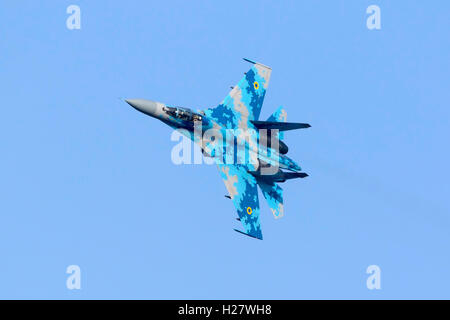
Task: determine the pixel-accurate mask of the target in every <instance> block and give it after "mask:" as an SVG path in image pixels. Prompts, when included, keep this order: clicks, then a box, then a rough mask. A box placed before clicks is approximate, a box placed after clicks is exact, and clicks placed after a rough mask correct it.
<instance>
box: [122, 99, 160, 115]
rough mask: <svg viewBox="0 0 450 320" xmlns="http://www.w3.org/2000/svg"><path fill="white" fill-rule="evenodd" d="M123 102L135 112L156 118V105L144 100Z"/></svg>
mask: <svg viewBox="0 0 450 320" xmlns="http://www.w3.org/2000/svg"><path fill="white" fill-rule="evenodd" d="M125 102H126V103H128V104H129V105H130V106H132V107H133V108H135V109H136V110H138V111H140V112H142V113H145V114H147V115H149V116H152V117H156V116H157V115H158V113H159V112H158V103H156V102H154V101H150V100H145V99H125Z"/></svg>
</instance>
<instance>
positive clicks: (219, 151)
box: [125, 59, 310, 239]
mask: <svg viewBox="0 0 450 320" xmlns="http://www.w3.org/2000/svg"><path fill="white" fill-rule="evenodd" d="M244 60H245V61H247V62H250V63H251V64H252V67H251V68H250V70H248V71H247V72H246V73H245V74H244V77H243V78H242V79H241V80H240V81H239V82H238V84H237V85H236V86H234V87H233V88H232V90H231V92H230V93H229V94H228V95H227V96H226V97H225V99H223V101H222V102H221V103H220V104H219V105H218V106H217V107H215V108H209V109H206V110H203V111H202V110H197V111H193V110H191V109H188V108H181V107H171V106H168V105H165V104H163V103H160V102H154V101H150V100H144V99H127V100H125V101H126V102H127V103H128V104H130V105H131V106H132V107H134V108H135V109H137V110H139V111H141V112H143V113H145V114H147V115H149V116H151V117H154V118H157V119H159V120H161V121H162V122H164V123H166V124H167V125H169V126H170V127H172V128H174V129H178V130H180V132H181V133H182V134H183V135H185V136H186V137H188V138H189V139H191V140H192V141H194V143H196V144H198V145H199V146H200V148H201V149H202V152H203V154H204V155H205V156H207V157H211V158H212V159H214V161H215V163H216V165H217V167H218V169H219V172H220V175H221V177H222V180H223V182H224V183H225V187H226V189H227V191H228V196H227V197H228V198H230V199H231V200H232V202H233V204H234V206H235V208H236V210H237V214H238V218H237V219H238V220H239V221H241V223H242V226H243V227H244V231H240V230H237V229H235V230H236V231H238V232H241V233H243V234H245V235H248V236H250V237H253V238H257V239H262V238H263V236H262V231H261V224H260V208H259V200H258V186H259V188H260V190H261V192H262V194H263V196H264V198H265V199H266V200H267V203H268V205H269V207H270V210H271V212H272V214H273V216H274V217H275V218H276V219H278V218H281V217H282V216H283V215H284V206H283V190H282V189H281V187H280V186H279V183H281V182H285V181H286V180H288V179H294V178H304V177H306V176H308V175H307V174H306V173H304V172H300V171H301V167H300V166H299V165H298V164H297V163H296V162H295V161H294V160H292V159H290V158H289V157H287V156H286V153H287V150H288V148H287V146H286V145H285V143H284V142H283V139H284V131H287V130H294V129H300V128H308V127H310V126H309V124H305V123H288V122H286V121H287V113H286V111H285V110H284V108H283V107H279V108H278V109H277V110H276V111H275V112H274V113H273V114H272V115H271V116H270V117H269V118H268V119H267V120H266V121H260V120H258V119H259V115H260V113H261V109H262V104H263V101H264V97H265V95H266V91H267V88H268V86H269V81H270V76H271V73H272V69H271V68H270V67H267V66H265V65H263V64H260V63H257V62H254V61H251V60H248V59H244ZM269 169H270V170H269ZM282 169H284V170H282Z"/></svg>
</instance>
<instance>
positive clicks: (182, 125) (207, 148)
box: [125, 99, 301, 174]
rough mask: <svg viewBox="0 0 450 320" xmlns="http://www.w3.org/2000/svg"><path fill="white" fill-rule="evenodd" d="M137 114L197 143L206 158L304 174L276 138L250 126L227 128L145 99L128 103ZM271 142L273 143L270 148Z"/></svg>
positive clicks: (203, 116)
mask: <svg viewBox="0 0 450 320" xmlns="http://www.w3.org/2000/svg"><path fill="white" fill-rule="evenodd" d="M125 101H126V102H127V103H128V104H129V105H131V106H132V107H133V108H135V109H136V110H138V111H140V112H142V113H144V114H146V115H148V116H151V117H153V118H156V119H158V120H160V121H162V122H164V123H165V124H167V125H168V126H170V127H172V128H174V129H176V130H179V131H180V133H182V134H183V135H185V136H187V137H189V138H190V139H191V140H192V141H194V142H195V143H197V144H198V145H199V146H200V147H201V149H202V151H203V154H204V155H205V156H209V157H213V158H215V159H216V161H219V162H220V163H224V164H236V163H237V164H243V165H246V166H247V167H248V170H249V171H253V172H257V171H258V170H261V169H262V167H271V168H272V174H276V173H277V172H278V169H287V170H291V171H295V172H299V171H301V168H300V166H299V165H298V164H297V163H296V162H295V161H293V160H292V159H290V158H289V157H287V156H286V155H284V154H281V153H280V152H279V148H278V146H279V144H278V141H277V139H272V138H271V137H276V134H273V135H269V136H267V134H266V132H262V133H261V132H260V131H259V130H257V129H256V128H255V127H254V126H253V125H252V123H251V122H248V121H247V122H246V126H245V128H240V129H236V128H226V127H224V126H221V125H219V124H218V123H216V122H215V121H214V120H213V119H211V118H210V117H208V115H207V114H205V112H203V111H193V110H191V109H188V108H181V107H170V106H167V105H165V104H163V103H160V102H154V101H150V100H145V99H127V100H125ZM268 140H269V141H272V143H270V144H269V146H268V143H267V142H268Z"/></svg>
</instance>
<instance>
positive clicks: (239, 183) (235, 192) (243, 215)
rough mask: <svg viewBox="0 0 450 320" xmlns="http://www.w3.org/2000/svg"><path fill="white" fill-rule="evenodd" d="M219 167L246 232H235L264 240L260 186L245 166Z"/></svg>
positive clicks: (224, 165)
mask: <svg viewBox="0 0 450 320" xmlns="http://www.w3.org/2000/svg"><path fill="white" fill-rule="evenodd" d="M217 167H218V169H219V172H220V175H221V176H222V179H223V182H224V183H225V186H226V188H227V190H228V193H229V195H230V198H231V200H233V204H234V206H235V207H236V210H237V213H238V216H239V220H240V221H241V223H242V225H243V226H244V230H245V231H239V230H236V229H235V230H236V231H237V232H241V233H243V234H245V235H248V236H250V237H253V238H257V239H261V240H262V232H261V224H260V221H259V200H258V186H257V182H256V179H255V177H254V176H252V175H251V174H250V173H248V172H247V169H246V167H245V166H244V165H239V164H238V165H234V164H217Z"/></svg>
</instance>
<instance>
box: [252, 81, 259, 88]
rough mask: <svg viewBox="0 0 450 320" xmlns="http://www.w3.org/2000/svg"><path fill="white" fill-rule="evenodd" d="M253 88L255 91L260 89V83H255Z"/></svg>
mask: <svg viewBox="0 0 450 320" xmlns="http://www.w3.org/2000/svg"><path fill="white" fill-rule="evenodd" d="M253 87H254V88H255V90H258V89H259V83H258V82H257V81H255V82H253Z"/></svg>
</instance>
